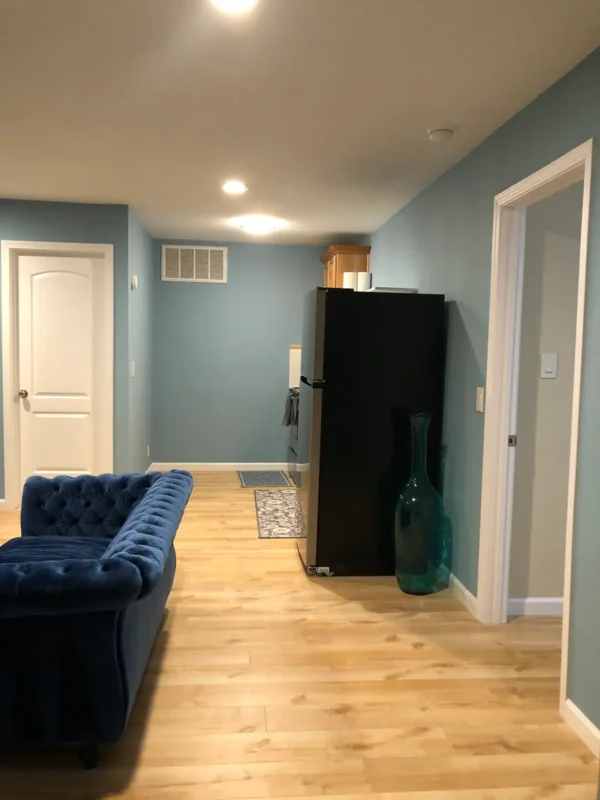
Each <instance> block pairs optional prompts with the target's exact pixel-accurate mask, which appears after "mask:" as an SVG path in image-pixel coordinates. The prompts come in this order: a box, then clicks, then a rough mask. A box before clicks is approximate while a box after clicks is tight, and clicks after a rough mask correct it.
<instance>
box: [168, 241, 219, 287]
mask: <svg viewBox="0 0 600 800" xmlns="http://www.w3.org/2000/svg"><path fill="white" fill-rule="evenodd" d="M162 279H163V281H185V282H186V283H227V248H226V247H176V246H175V245H170V244H165V245H163V249H162Z"/></svg>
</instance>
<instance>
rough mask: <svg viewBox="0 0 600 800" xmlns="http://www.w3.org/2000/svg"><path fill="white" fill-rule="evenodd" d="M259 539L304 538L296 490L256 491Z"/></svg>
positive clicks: (300, 509)
mask: <svg viewBox="0 0 600 800" xmlns="http://www.w3.org/2000/svg"><path fill="white" fill-rule="evenodd" d="M254 497H255V500H256V519H257V522H258V538H259V539H305V538H306V533H305V530H304V522H303V521H302V507H301V505H300V495H299V493H298V492H297V491H296V490H292V491H287V492H281V491H269V490H263V491H260V490H258V491H256V492H254Z"/></svg>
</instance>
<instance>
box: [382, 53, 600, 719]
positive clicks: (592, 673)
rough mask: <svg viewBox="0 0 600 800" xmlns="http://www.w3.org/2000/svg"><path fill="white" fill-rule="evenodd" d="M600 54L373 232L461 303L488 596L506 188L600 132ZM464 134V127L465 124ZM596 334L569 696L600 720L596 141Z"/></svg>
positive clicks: (459, 571) (463, 475)
mask: <svg viewBox="0 0 600 800" xmlns="http://www.w3.org/2000/svg"><path fill="white" fill-rule="evenodd" d="M599 87H600V50H595V51H594V52H593V53H592V54H591V55H590V56H589V57H588V58H587V59H585V61H583V62H582V63H581V64H579V65H578V66H577V67H576V68H575V69H574V70H572V71H571V72H570V73H569V74H568V75H566V76H565V77H564V78H562V79H561V80H560V81H558V82H557V83H556V84H554V86H552V87H550V88H549V89H548V90H547V91H546V92H544V93H543V94H542V95H540V97H538V98H537V99H536V100H535V101H534V102H533V103H531V104H530V105H529V106H527V108H525V109H523V111H521V112H520V113H519V114H517V115H516V116H515V117H513V118H512V119H511V120H510V121H509V122H507V123H506V125H504V126H503V127H502V128H500V129H499V130H498V131H496V132H495V133H494V134H493V135H492V136H490V137H489V138H488V139H486V141H484V142H483V143H482V144H481V145H480V146H479V147H478V148H477V149H476V150H474V151H473V152H472V153H470V155H468V156H467V157H466V158H464V159H463V160H462V161H461V162H460V163H459V164H457V165H456V166H455V167H454V168H453V169H451V170H449V171H448V172H447V173H446V174H445V175H443V176H442V177H441V178H440V179H439V180H438V181H436V182H435V183H434V184H433V185H432V186H430V187H429V188H428V189H426V190H425V191H424V192H422V193H421V194H420V195H419V196H418V197H417V198H415V199H414V200H413V201H412V202H411V203H410V204H409V205H408V206H406V208H404V209H402V210H401V211H400V212H398V214H396V215H395V216H394V217H393V218H392V219H391V220H389V222H387V223H386V224H385V225H384V226H383V227H382V228H380V229H379V230H378V231H377V232H376V233H375V234H374V235H373V237H372V244H373V253H372V259H371V264H372V270H373V273H374V278H375V283H376V284H379V285H384V286H385V285H387V286H393V285H404V286H411V285H412V286H416V287H417V288H419V289H420V290H421V291H432V292H440V293H443V294H445V295H446V297H447V299H448V301H449V306H450V310H449V321H448V324H449V328H448V358H447V368H446V405H445V418H444V442H445V446H446V463H445V476H444V498H445V501H446V508H447V511H448V514H449V516H450V518H451V520H452V525H453V533H454V538H455V550H454V562H455V563H454V572H455V574H456V576H457V577H458V579H459V580H460V581H462V583H463V584H464V585H465V586H466V587H467V588H468V589H469V590H470V591H471V592H472V593H473V594H477V578H478V576H477V570H478V560H479V533H480V531H479V525H480V514H481V468H482V458H483V423H484V415H483V414H478V413H477V412H476V410H475V397H476V389H477V386H484V385H485V374H486V361H487V339H488V323H489V298H490V266H491V249H492V225H493V218H494V196H495V195H497V194H499V193H500V192H502V191H504V190H505V189H507V188H508V187H510V186H512V185H513V184H515V183H517V182H518V181H520V180H522V179H523V178H526V177H527V176H528V175H531V174H532V173H533V172H535V171H536V170H538V169H540V168H541V167H543V166H545V165H546V164H549V163H550V162H552V161H554V160H555V159H557V158H559V157H560V156H562V155H563V154H564V153H566V152H568V151H569V150H571V149H573V148H574V147H577V146H578V145H580V144H582V143H583V142H585V141H587V140H588V139H591V138H594V137H598V136H599V135H600V89H599ZM459 135H460V131H459ZM594 151H595V155H594V158H595V164H594V169H593V175H592V186H591V216H590V230H589V261H588V272H587V300H586V319H585V331H584V353H583V384H582V396H581V414H580V435H579V454H578V467H577V475H578V481H577V492H576V499H575V535H574V550H573V573H572V592H571V618H570V628H569V635H570V644H569V675H568V697H569V698H570V699H571V700H572V701H573V702H574V703H575V705H577V706H578V707H579V708H580V709H581V710H582V711H583V712H584V714H585V715H586V716H587V717H588V718H590V719H591V720H592V721H593V722H594V723H595V724H596V725H597V726H600V670H599V669H598V664H600V629H599V628H598V608H600V582H599V581H598V564H600V536H598V519H600V491H599V490H598V479H597V475H598V452H600V404H599V403H598V397H600V370H599V369H598V367H597V364H598V363H599V361H600V168H599V165H598V158H599V153H598V147H597V143H595V147H594Z"/></svg>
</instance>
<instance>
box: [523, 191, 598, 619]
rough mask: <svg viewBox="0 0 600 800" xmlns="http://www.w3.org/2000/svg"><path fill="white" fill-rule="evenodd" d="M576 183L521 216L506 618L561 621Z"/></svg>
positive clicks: (577, 231) (578, 205) (578, 201)
mask: <svg viewBox="0 0 600 800" xmlns="http://www.w3.org/2000/svg"><path fill="white" fill-rule="evenodd" d="M582 206H583V181H580V182H579V183H576V184H574V185H573V186H570V187H568V188H567V189H563V190H562V191H560V192H557V193H556V194H554V195H551V196H550V197H548V198H546V199H545V200H541V201H540V202H538V203H535V204H534V205H531V206H529V207H528V209H527V220H526V234H525V259H524V264H523V291H522V302H521V306H522V311H521V336H520V342H519V361H520V364H519V376H518V392H517V418H516V435H517V443H516V453H515V472H514V491H513V511H512V533H511V537H510V538H511V546H510V559H509V581H508V607H507V613H508V616H509V617H510V616H521V615H544V616H546V615H562V611H563V591H564V574H565V548H566V531H567V500H568V484H569V453H570V437H571V423H572V412H573V388H574V372H575V333H576V329H577V295H578V278H579V253H580V249H581V218H582Z"/></svg>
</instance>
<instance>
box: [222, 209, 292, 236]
mask: <svg viewBox="0 0 600 800" xmlns="http://www.w3.org/2000/svg"><path fill="white" fill-rule="evenodd" d="M230 224H231V225H232V226H233V227H234V228H241V230H243V231H246V233H251V234H252V236H266V235H267V234H268V233H273V232H274V231H279V230H281V229H282V228H285V226H286V225H287V222H285V220H283V219H277V218H276V217H266V216H263V215H262V214H252V215H251V216H249V217H237V218H236V219H232V220H230Z"/></svg>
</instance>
